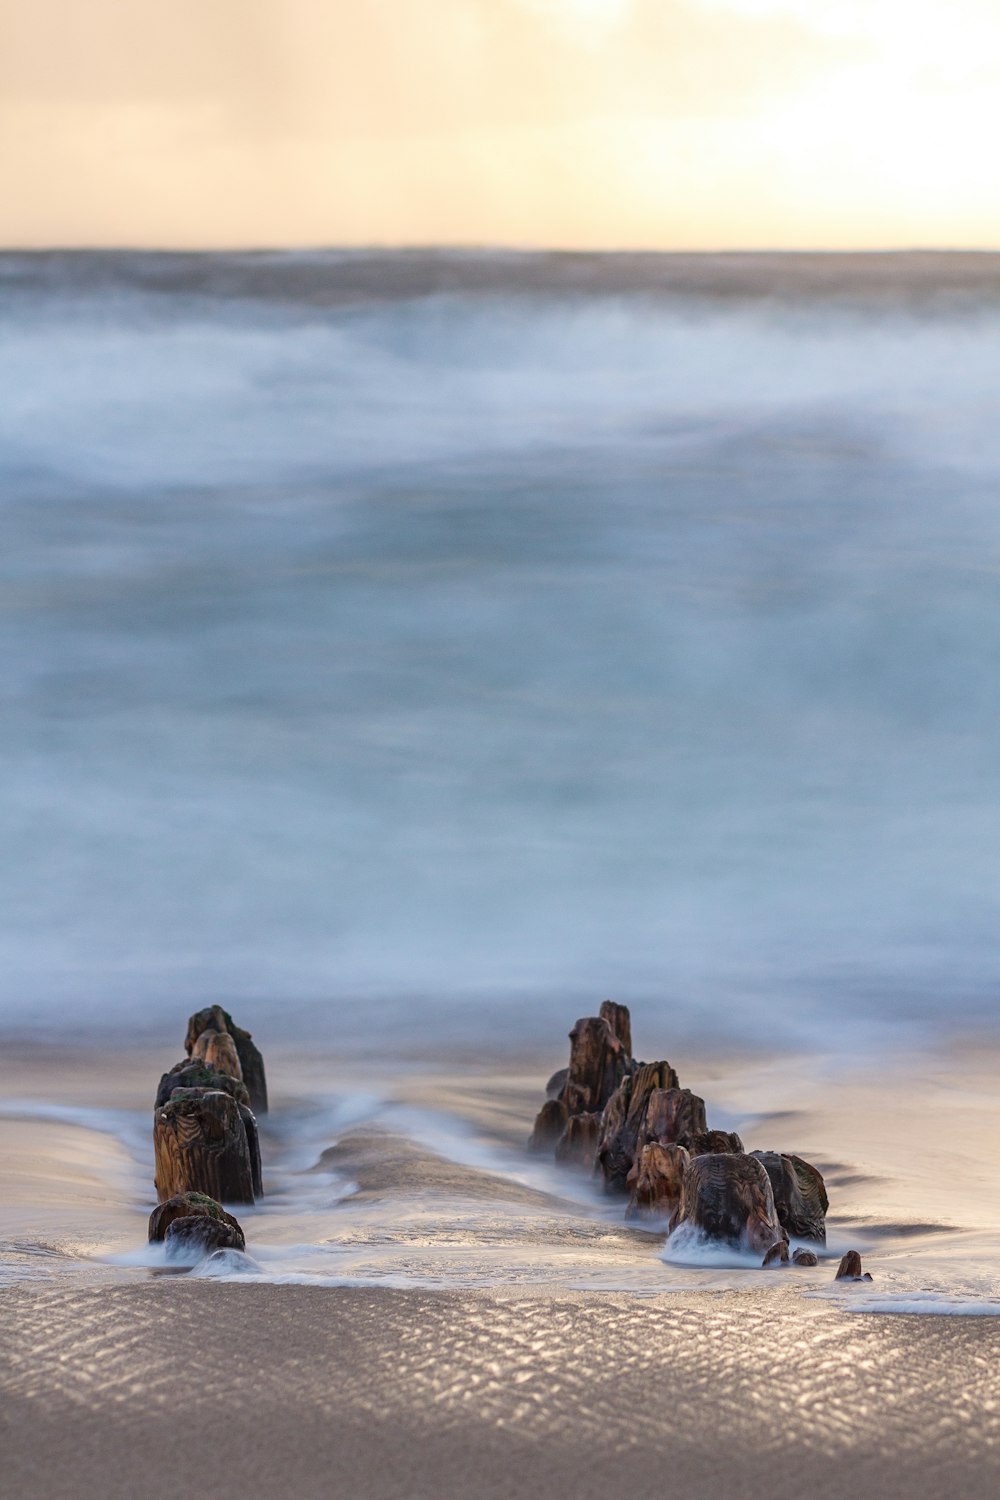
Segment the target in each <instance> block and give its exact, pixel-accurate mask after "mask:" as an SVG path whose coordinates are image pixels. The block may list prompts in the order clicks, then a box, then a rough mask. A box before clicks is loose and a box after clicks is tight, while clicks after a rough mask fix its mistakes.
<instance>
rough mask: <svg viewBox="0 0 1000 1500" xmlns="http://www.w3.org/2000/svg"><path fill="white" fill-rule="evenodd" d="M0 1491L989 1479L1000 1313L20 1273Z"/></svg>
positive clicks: (966, 1486) (850, 1486)
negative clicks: (52, 1278) (897, 1313)
mask: <svg viewBox="0 0 1000 1500" xmlns="http://www.w3.org/2000/svg"><path fill="white" fill-rule="evenodd" d="M0 1355H2V1369H3V1374H2V1376H0V1389H2V1392H3V1404H2V1408H0V1423H2V1427H3V1431H4V1444H3V1447H4V1455H5V1458H4V1477H5V1481H6V1484H7V1488H6V1492H7V1493H9V1494H11V1495H17V1496H19V1497H23V1500H34V1497H36V1496H37V1497H39V1500H41V1497H45V1500H60V1497H63V1496H65V1497H67V1500H87V1497H90V1496H94V1497H95V1500H96V1497H98V1496H100V1497H102V1500H103V1497H117V1496H122V1497H124V1496H135V1495H144V1496H150V1497H159V1496H161V1495H163V1496H166V1495H168V1494H169V1495H176V1494H177V1493H187V1492H190V1491H191V1490H197V1491H200V1490H202V1488H203V1487H205V1486H207V1487H209V1488H211V1490H212V1491H213V1492H218V1491H222V1492H225V1493H231V1494H239V1495H243V1496H246V1497H254V1500H263V1497H272V1496H274V1497H276V1496H281V1497H292V1496H295V1497H299V1496H301V1497H319V1496H327V1495H352V1496H358V1497H371V1500H376V1497H378V1500H383V1497H398V1500H417V1497H423V1496H427V1497H440V1496H449V1497H450V1496H454V1497H456V1500H457V1497H462V1500H466V1497H468V1500H471V1497H494V1496H495V1497H501V1496H504V1497H506V1496H511V1497H514V1496H539V1497H540V1496H549V1495H553V1496H556V1495H559V1496H562V1495H573V1496H576V1497H579V1500H584V1497H588V1500H589V1497H595V1500H597V1497H601V1500H611V1497H617V1496H621V1495H623V1494H626V1493H633V1494H637V1495H640V1494H648V1495H650V1496H652V1495H663V1494H671V1495H684V1496H690V1497H701V1496H705V1497H708V1496H712V1497H714V1496H718V1495H726V1494H734V1493H735V1494H739V1495H741V1496H744V1497H754V1496H762V1497H763V1496H767V1497H771V1496H774V1495H775V1494H787V1495H810V1496H816V1497H823V1496H829V1497H834V1496H836V1497H841V1496H845V1497H846V1496H852V1497H862V1496H874V1495H893V1496H900V1497H904V1496H905V1497H910V1500H917V1497H923V1496H927V1497H935V1500H936V1497H938V1496H940V1495H941V1494H946V1493H948V1492H949V1491H953V1492H955V1493H957V1494H961V1495H963V1496H966V1497H970V1496H971V1497H978V1496H983V1497H986V1496H990V1497H992V1496H993V1495H995V1494H996V1492H997V1485H998V1483H1000V1458H998V1443H1000V1404H998V1403H1000V1374H998V1371H1000V1324H997V1323H996V1322H994V1321H992V1320H979V1321H978V1322H977V1323H975V1324H972V1323H970V1322H969V1321H966V1320H959V1319H950V1320H945V1319H940V1320H938V1319H935V1320H931V1319H920V1318H908V1319H896V1320H893V1322H892V1324H891V1326H887V1324H886V1322H885V1321H884V1320H882V1319H879V1318H857V1317H852V1316H850V1315H845V1314H844V1313H842V1312H840V1311H838V1310H835V1309H833V1308H831V1307H829V1306H821V1307H818V1306H808V1305H803V1304H801V1303H800V1302H793V1303H790V1302H789V1300H788V1299H787V1297H786V1296H785V1295H783V1294H782V1295H781V1296H779V1297H778V1298H777V1299H775V1298H774V1297H773V1296H770V1295H753V1296H749V1297H748V1296H740V1295H738V1294H735V1293H729V1294H723V1295H717V1296H706V1295H700V1296H679V1297H678V1296H675V1297H657V1298H654V1299H651V1300H637V1299H635V1298H631V1297H627V1296H611V1295H606V1296H601V1297H594V1296H583V1295H576V1296H573V1295H570V1294H566V1293H563V1294H555V1293H549V1294H547V1295H541V1296H540V1295H532V1296H527V1297H520V1296H514V1297H512V1296H501V1295H497V1294H488V1293H481V1294H478V1295H470V1294H463V1295H455V1294H450V1293H437V1294H435V1293H428V1292H402V1291H395V1290H389V1289H383V1290H369V1289H347V1288H341V1289H332V1290H326V1291H323V1290H316V1289H313V1288H306V1287H273V1286H265V1287H259V1288H253V1287H249V1286H227V1285H218V1286H213V1285H209V1284H206V1283H204V1282H202V1283H193V1282H190V1281H177V1280H173V1279H171V1280H169V1281H159V1282H156V1283H154V1284H152V1285H145V1286H134V1287H116V1288H91V1289H79V1288H75V1287H70V1286H59V1287H35V1286H25V1285H22V1286H18V1287H16V1288H14V1289H13V1290H11V1291H8V1292H7V1293H6V1294H5V1296H4V1299H3V1304H2V1321H0Z"/></svg>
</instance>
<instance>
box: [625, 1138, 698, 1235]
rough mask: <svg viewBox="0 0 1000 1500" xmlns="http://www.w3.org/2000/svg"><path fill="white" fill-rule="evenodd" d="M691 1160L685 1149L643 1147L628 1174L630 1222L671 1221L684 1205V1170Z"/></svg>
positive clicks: (627, 1212) (656, 1145) (657, 1144)
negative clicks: (682, 1193)
mask: <svg viewBox="0 0 1000 1500" xmlns="http://www.w3.org/2000/svg"><path fill="white" fill-rule="evenodd" d="M689 1160H690V1158H689V1157H688V1154H687V1152H686V1151H685V1149H684V1147H683V1146H675V1145H667V1146H663V1145H661V1144H660V1142H659V1141H650V1143H649V1144H648V1145H646V1146H643V1147H642V1150H641V1151H640V1153H639V1156H638V1157H637V1158H636V1161H635V1164H634V1166H633V1167H632V1170H631V1172H630V1173H629V1174H628V1188H629V1193H630V1197H629V1205H628V1208H627V1209H626V1210H625V1217H626V1219H639V1218H643V1217H653V1216H656V1217H662V1218H666V1219H669V1218H670V1216H671V1214H673V1212H674V1210H675V1209H676V1208H677V1205H678V1204H679V1203H680V1201H681V1184H682V1182H683V1180H684V1169H685V1167H686V1166H687V1164H688V1161H689Z"/></svg>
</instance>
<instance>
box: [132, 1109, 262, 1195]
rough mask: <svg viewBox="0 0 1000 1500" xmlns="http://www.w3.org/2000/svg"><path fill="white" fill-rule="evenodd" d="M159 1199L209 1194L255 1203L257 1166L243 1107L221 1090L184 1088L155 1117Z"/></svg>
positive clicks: (154, 1137)
mask: <svg viewBox="0 0 1000 1500" xmlns="http://www.w3.org/2000/svg"><path fill="white" fill-rule="evenodd" d="M153 1146H154V1150H155V1158H156V1176H155V1182H156V1195H157V1197H158V1198H159V1199H161V1200H164V1199H167V1198H172V1197H174V1196H175V1195H176V1194H177V1193H188V1192H195V1193H205V1194H207V1196H208V1197H209V1198H214V1199H215V1200H216V1201H217V1202H220V1203H253V1201H254V1189H253V1177H254V1173H253V1163H252V1160H251V1155H250V1147H249V1144H248V1141H247V1132H246V1127H245V1125H244V1122H243V1117H242V1115H241V1113H240V1106H239V1105H238V1104H237V1103H236V1100H235V1099H233V1098H232V1096H231V1095H230V1094H226V1093H223V1092H222V1090H221V1089H215V1090H207V1091H203V1090H199V1089H180V1090H177V1091H175V1093H174V1094H173V1096H172V1097H171V1098H170V1100H169V1101H168V1102H167V1103H166V1104H164V1105H163V1106H162V1107H161V1108H160V1109H158V1110H156V1111H155V1112H154V1115H153Z"/></svg>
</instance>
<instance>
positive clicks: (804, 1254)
mask: <svg viewBox="0 0 1000 1500" xmlns="http://www.w3.org/2000/svg"><path fill="white" fill-rule="evenodd" d="M792 1260H793V1261H794V1262H795V1264H796V1265H797V1266H818V1265H819V1257H818V1256H816V1255H814V1254H813V1252H812V1251H811V1250H793V1251H792Z"/></svg>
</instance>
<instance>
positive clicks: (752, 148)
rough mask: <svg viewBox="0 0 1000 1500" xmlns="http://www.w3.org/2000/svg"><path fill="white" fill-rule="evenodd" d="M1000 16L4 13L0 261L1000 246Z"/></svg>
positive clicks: (177, 6)
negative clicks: (77, 249)
mask: <svg viewBox="0 0 1000 1500" xmlns="http://www.w3.org/2000/svg"><path fill="white" fill-rule="evenodd" d="M998 141H1000V5H998V3H997V0H834V3H830V0H169V3H165V0H0V244H4V245H7V246H29V247H34V246H47V245H59V246H63V245H70V246H72V245H95V246H96V245H138V246H160V247H165V248H167V247H193V248H199V247H213V248H214V247H225V246H232V247H243V246H279V245H295V246H309V245H332V244H344V245H383V244H386V245H399V244H404V245H405V244H409V245H414V244H420V245H424V244H458V245H507V246H517V247H534V246H550V247H565V248H571V247H579V248H648V249H659V248H662V249H730V248H745V249H752V248H781V249H793V248H859V249H860V248H883V247H894V246H902V247H907V246H943V247H969V248H987V247H994V248H995V247H1000V191H998V189H1000V165H998V160H1000V153H998V149H997V142H998Z"/></svg>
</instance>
